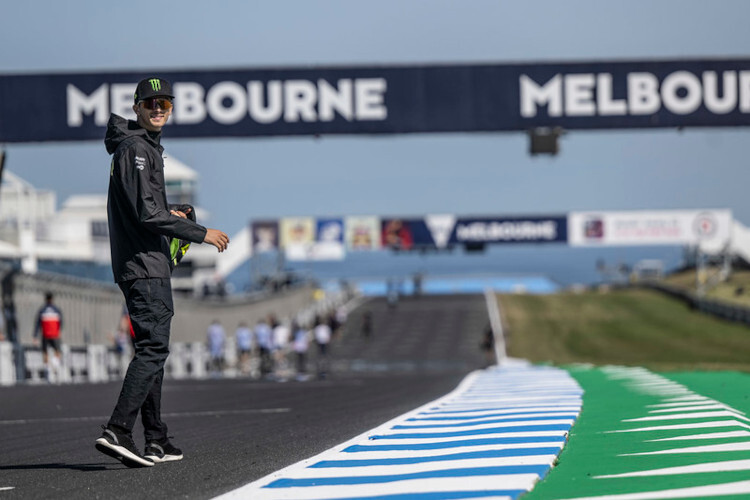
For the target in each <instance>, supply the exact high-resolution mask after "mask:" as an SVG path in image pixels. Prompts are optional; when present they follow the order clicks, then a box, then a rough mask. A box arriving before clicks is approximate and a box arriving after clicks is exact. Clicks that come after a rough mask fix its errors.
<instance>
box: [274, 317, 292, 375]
mask: <svg viewBox="0 0 750 500" xmlns="http://www.w3.org/2000/svg"><path fill="white" fill-rule="evenodd" d="M272 332H273V362H274V371H275V372H276V374H277V375H279V376H282V377H283V376H284V372H286V371H287V370H288V363H287V359H286V357H287V348H288V346H289V338H290V337H291V335H292V333H291V330H290V329H289V325H288V324H287V323H286V321H281V322H278V323H276V325H275V326H274V327H273V330H272Z"/></svg>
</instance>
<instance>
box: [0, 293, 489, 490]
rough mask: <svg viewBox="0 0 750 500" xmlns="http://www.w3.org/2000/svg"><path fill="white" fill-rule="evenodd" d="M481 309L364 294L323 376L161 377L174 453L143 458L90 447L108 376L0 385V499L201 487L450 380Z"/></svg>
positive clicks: (475, 338)
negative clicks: (127, 460)
mask: <svg viewBox="0 0 750 500" xmlns="http://www.w3.org/2000/svg"><path fill="white" fill-rule="evenodd" d="M364 310H369V311H371V313H372V315H373V324H374V332H373V335H372V336H371V337H370V338H367V339H366V338H364V337H362V336H361V335H360V332H359V325H360V322H361V315H362V313H363V312H364ZM486 318H487V316H486V311H485V309H484V299H483V298H482V297H481V296H441V297H423V298H409V299H406V300H402V301H401V302H400V303H399V304H398V306H397V307H396V308H389V307H388V306H387V305H386V304H385V302H383V301H381V300H374V301H371V302H368V303H366V304H365V305H363V306H362V307H360V308H359V309H358V310H356V311H354V312H353V313H352V314H351V315H350V317H349V320H348V321H347V324H346V326H345V328H344V331H343V333H342V335H341V337H340V338H339V339H337V340H336V341H335V343H334V344H333V345H332V357H333V359H334V363H333V366H334V370H333V372H332V373H331V375H330V376H329V377H328V378H327V379H325V380H310V381H307V382H296V381H289V382H270V381H256V380H251V379H209V380H201V381H174V380H167V381H165V384H164V390H163V398H162V415H163V417H164V420H165V421H166V422H167V423H168V424H169V427H170V435H173V436H174V439H173V442H174V443H175V444H176V445H177V446H179V447H180V448H182V449H183V451H184V453H185V458H184V460H182V461H179V462H172V463H165V464H158V465H156V466H154V467H150V468H142V469H129V468H127V467H125V466H124V465H122V464H120V463H119V462H117V461H114V460H113V459H111V458H109V457H107V456H105V455H103V454H101V453H99V452H97V451H96V450H95V448H94V440H95V439H96V438H97V437H99V435H100V433H101V429H100V425H102V424H104V423H106V421H107V418H108V415H109V413H110V412H111V409H112V406H113V405H114V402H115V400H116V398H117V394H118V392H119V389H120V382H110V383H106V384H79V385H64V386H47V385H44V386H31V385H18V386H14V387H8V388H2V389H0V500H2V499H6V498H7V499H12V498H34V499H37V498H56V499H59V498H77V499H78V498H80V499H86V498H113V499H115V498H146V497H149V498H191V499H192V498H212V497H214V496H216V495H219V494H221V493H224V492H227V491H230V490H232V489H235V488H237V487H240V486H242V485H244V484H246V483H249V482H251V481H253V480H256V479H259V478H261V477H263V476H265V475H267V474H270V473H271V472H274V471H276V470H279V469H281V468H283V467H286V466H288V465H291V464H293V463H295V462H298V461H300V460H302V459H305V458H309V457H311V456H313V455H315V454H317V453H320V452H322V451H324V450H326V449H328V448H330V447H332V446H335V445H337V444H339V443H342V442H344V441H346V440H348V439H350V438H352V437H354V436H357V435H359V434H361V433H363V432H365V431H367V430H368V429H371V428H373V427H376V426H378V425H380V424H382V423H383V422H386V421H388V420H390V419H392V418H394V417H396V416H399V415H401V414H403V413H406V412H407V411H410V410H412V409H414V408H416V407H418V406H421V405H422V404H425V403H427V402H430V401H432V400H435V399H437V398H439V397H441V396H443V395H445V394H447V393H448V392H450V391H452V390H453V389H454V388H455V387H456V386H457V385H458V383H459V382H460V381H461V380H462V379H463V378H464V377H465V376H466V375H467V374H468V373H469V372H471V371H472V370H474V369H476V368H480V367H481V366H482V365H483V358H482V355H481V353H480V351H479V347H478V345H479V342H480V340H481V335H482V328H483V327H484V324H485V323H486V321H487V319H486ZM141 436H142V429H141V427H140V424H139V425H137V426H136V429H134V437H135V439H136V443H137V444H138V445H139V446H140V447H142V446H143V443H142V442H141V440H142V438H141Z"/></svg>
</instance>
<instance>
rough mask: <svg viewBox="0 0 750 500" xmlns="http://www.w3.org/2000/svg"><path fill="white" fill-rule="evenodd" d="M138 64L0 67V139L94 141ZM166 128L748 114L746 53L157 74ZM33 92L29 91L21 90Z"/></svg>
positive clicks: (406, 125) (276, 130) (412, 128)
mask: <svg viewBox="0 0 750 500" xmlns="http://www.w3.org/2000/svg"><path fill="white" fill-rule="evenodd" d="M150 73H151V72H150V71H138V72H119V73H104V72H102V73H67V74H62V73H59V74H29V75H23V74H13V75H0V142H28V141H68V140H101V139H102V138H103V136H104V127H105V126H106V123H107V120H108V118H109V114H110V113H116V114H120V115H121V116H125V117H129V118H133V117H134V114H133V112H132V109H131V107H132V105H133V93H134V90H135V85H136V82H138V81H139V80H140V79H141V78H143V77H144V75H149V74H150ZM159 76H161V77H163V78H166V79H168V80H170V81H171V82H172V83H173V90H174V93H175V106H174V110H173V118H172V120H171V123H170V125H168V127H169V128H170V130H169V136H170V137H253V136H274V135H318V134H395V133H416V132H490V131H523V130H529V129H533V128H536V127H562V128H564V129H570V130H573V129H601V128H652V127H687V126H700V127H715V126H720V127H726V126H747V125H750V59H700V60H698V59H695V60H662V61H656V60H645V61H627V62H622V61H617V62H602V61H600V62H574V63H534V64H478V65H415V66H351V67H301V68H275V69H273V68H271V69H268V68H266V69H236V70H191V71H168V72H164V73H162V74H160V75H159ZM32 97H33V98H32Z"/></svg>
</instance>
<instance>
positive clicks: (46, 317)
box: [34, 292, 63, 378]
mask: <svg viewBox="0 0 750 500" xmlns="http://www.w3.org/2000/svg"><path fill="white" fill-rule="evenodd" d="M44 302H45V304H44V305H43V306H42V308H41V309H39V314H38V315H37V321H36V328H35V329H34V344H35V345H39V337H40V335H41V338H42V356H43V358H44V365H45V366H47V367H48V368H47V377H48V378H49V377H50V373H49V371H50V370H49V364H48V363H49V355H48V353H49V350H50V349H52V350H53V351H54V352H55V359H54V360H53V366H55V367H59V366H60V332H61V331H62V324H63V315H62V312H61V311H60V309H59V308H58V307H57V306H56V305H55V304H54V295H52V292H47V293H46V294H45V295H44Z"/></svg>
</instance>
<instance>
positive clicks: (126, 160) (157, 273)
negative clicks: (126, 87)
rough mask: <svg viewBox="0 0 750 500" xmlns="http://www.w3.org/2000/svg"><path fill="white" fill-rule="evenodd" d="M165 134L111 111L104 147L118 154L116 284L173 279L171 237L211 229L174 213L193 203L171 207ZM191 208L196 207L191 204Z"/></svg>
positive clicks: (112, 217) (110, 207)
mask: <svg viewBox="0 0 750 500" xmlns="http://www.w3.org/2000/svg"><path fill="white" fill-rule="evenodd" d="M160 138H161V136H160V134H154V135H152V134H149V133H148V131H147V130H146V129H144V128H142V127H141V126H139V125H138V124H137V123H136V122H134V121H132V120H126V119H125V118H123V117H121V116H118V115H115V114H112V115H111V116H110V118H109V123H108V124H107V135H106V137H105V139H104V145H105V146H106V147H107V152H108V153H109V154H113V157H112V165H111V168H110V174H109V196H108V200H107V215H108V217H109V242H110V249H111V252H112V271H113V273H114V276H115V281H116V282H118V283H119V282H121V281H128V280H132V279H136V278H169V277H170V275H171V267H170V261H171V259H170V250H169V240H170V239H171V238H178V239H181V240H187V241H192V242H195V243H201V242H203V240H204V238H205V237H206V228H205V227H203V226H201V225H199V224H197V223H195V222H193V221H191V220H188V219H184V218H182V217H178V216H176V215H172V214H170V213H169V211H170V209H171V210H182V211H184V210H185V209H186V208H188V207H189V205H171V206H170V205H168V204H167V195H166V193H165V191H164V161H163V160H162V153H163V151H164V148H163V147H162V146H161V145H160V144H159V140H160ZM190 208H192V207H190Z"/></svg>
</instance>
